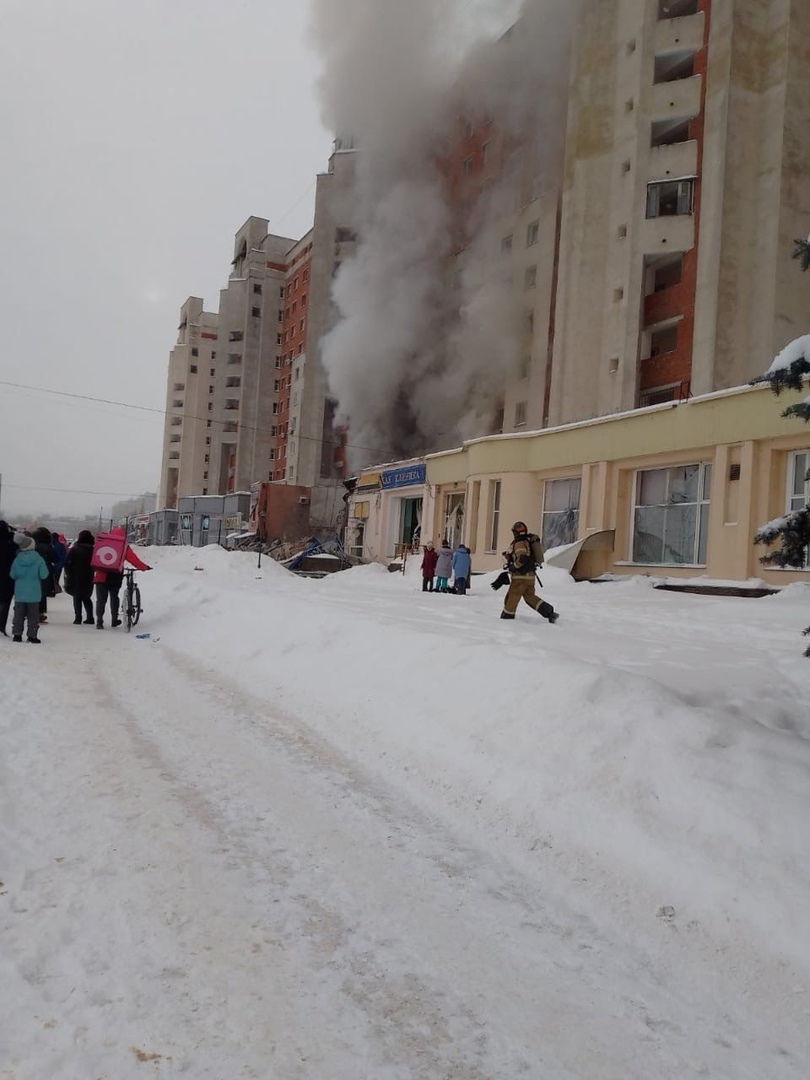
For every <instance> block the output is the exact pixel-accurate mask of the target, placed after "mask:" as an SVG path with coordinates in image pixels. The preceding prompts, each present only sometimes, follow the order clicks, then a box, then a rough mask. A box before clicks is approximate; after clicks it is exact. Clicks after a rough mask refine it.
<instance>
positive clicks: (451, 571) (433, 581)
mask: <svg viewBox="0 0 810 1080" xmlns="http://www.w3.org/2000/svg"><path fill="white" fill-rule="evenodd" d="M543 559H544V555H543V545H542V543H541V541H540V537H539V536H537V535H536V534H535V533H532V532H529V528H528V526H527V525H526V523H525V521H516V522H515V524H514V525H513V526H512V543H511V544H510V546H509V548H508V549H507V550H506V551H504V552H503V560H504V568H503V572H502V573H501V574H500V575H499V576H498V577H497V578H496V579H495V580H494V581H493V582H492V588H493V589H495V590H496V591H497V590H498V589H500V588H502V587H503V586H505V585H508V586H509V591H508V592H507V594H506V598H505V600H504V605H503V610H502V612H501V618H502V619H514V617H515V614H516V612H517V609H518V605H519V604H520V602H521V600H522V601H523V602H524V603H525V604H526V605H527V606H528V607H530V608H531V609H532V611H536V612H537V613H538V615H542V616H543V618H544V619H546V620H547V621H548V622H550V623H555V622H556V621H557V619H558V618H559V613H558V612H556V611H555V610H554V608H553V607H552V606H551V604H549V603H548V601H546V600H543V598H542V597H540V596H538V595H537V593H536V592H535V588H534V586H535V583H536V582H538V583H539V581H540V579H539V578H538V576H537V570H538V568H539V567H541V566H542V565H543ZM471 573H472V557H471V555H470V549H469V548H468V547H467V546H466V545H464V544H459V545H458V547H457V548H456V550H455V551H453V549H452V548H451V547H450V545H449V544H448V542H447V540H442V542H441V545H440V547H439V549H438V550H437V549H436V548H435V547H434V545H433V544H432V543H428V544H426V545H425V547H424V549H423V553H422V592H443V593H447V592H452V593H456V594H458V595H461V596H464V595H465V593H466V592H467V590H468V589H469V587H470V575H471ZM451 577H452V579H453V584H452V586H451V585H450V579H451Z"/></svg>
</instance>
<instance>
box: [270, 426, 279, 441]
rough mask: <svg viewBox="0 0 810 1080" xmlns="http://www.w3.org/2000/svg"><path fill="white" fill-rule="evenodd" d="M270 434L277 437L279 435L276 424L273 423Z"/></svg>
mask: <svg viewBox="0 0 810 1080" xmlns="http://www.w3.org/2000/svg"><path fill="white" fill-rule="evenodd" d="M270 435H271V437H272V438H275V437H276V435H278V428H277V427H276V425H275V424H273V426H272V427H271V428H270Z"/></svg>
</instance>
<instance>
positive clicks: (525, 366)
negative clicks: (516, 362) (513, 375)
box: [518, 356, 532, 381]
mask: <svg viewBox="0 0 810 1080" xmlns="http://www.w3.org/2000/svg"><path fill="white" fill-rule="evenodd" d="M531 366H532V358H531V356H524V357H523V358H522V359H521V361H520V368H519V369H518V378H519V379H520V380H521V381H523V380H525V379H528V377H529V371H530V369H531Z"/></svg>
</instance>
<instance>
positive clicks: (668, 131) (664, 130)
mask: <svg viewBox="0 0 810 1080" xmlns="http://www.w3.org/2000/svg"><path fill="white" fill-rule="evenodd" d="M688 141H689V119H688V118H687V119H682V120H673V119H669V120H656V121H655V122H654V123H653V124H652V126H651V130H650V146H652V147H656V146H674V145H675V143H683V142H688Z"/></svg>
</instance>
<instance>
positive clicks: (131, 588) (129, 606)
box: [126, 578, 135, 633]
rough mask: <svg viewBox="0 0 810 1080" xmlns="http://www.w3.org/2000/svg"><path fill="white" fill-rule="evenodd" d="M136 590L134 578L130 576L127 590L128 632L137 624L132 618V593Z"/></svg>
mask: <svg viewBox="0 0 810 1080" xmlns="http://www.w3.org/2000/svg"><path fill="white" fill-rule="evenodd" d="M134 591H135V586H134V585H133V584H132V578H129V580H128V581H127V592H126V598H127V613H126V619H127V633H129V632H130V630H131V629H132V627H133V626H134V625H135V624H134V622H133V619H132V601H133V599H134V597H133V595H132V594H133V593H134Z"/></svg>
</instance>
